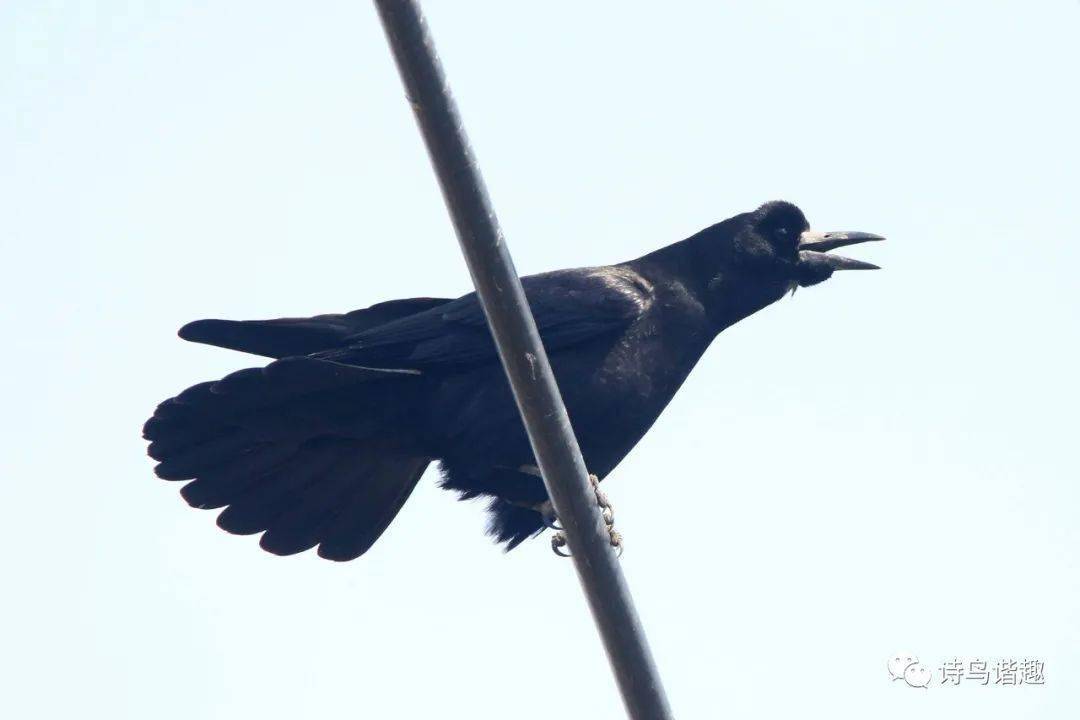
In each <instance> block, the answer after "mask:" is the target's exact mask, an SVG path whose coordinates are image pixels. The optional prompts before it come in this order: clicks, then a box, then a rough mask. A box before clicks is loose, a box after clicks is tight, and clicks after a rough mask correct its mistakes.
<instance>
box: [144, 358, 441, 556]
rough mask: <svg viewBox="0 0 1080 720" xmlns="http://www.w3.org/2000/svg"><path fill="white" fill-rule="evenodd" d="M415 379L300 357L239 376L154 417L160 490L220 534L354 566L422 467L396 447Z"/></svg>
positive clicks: (421, 460)
mask: <svg viewBox="0 0 1080 720" xmlns="http://www.w3.org/2000/svg"><path fill="white" fill-rule="evenodd" d="M417 390H418V384H417V378H414V377H410V376H407V375H405V376H403V375H401V374H400V373H398V374H394V373H388V372H383V371H379V370H371V369H364V368H353V367H348V366H341V365H336V364H335V363H326V362H323V361H319V360H312V359H308V358H288V359H286V360H281V361H278V362H276V363H272V364H270V365H269V366H267V367H266V368H252V369H249V370H241V371H240V372H237V373H233V374H232V375H230V376H228V377H226V378H224V379H223V380H220V381H217V382H209V383H201V384H199V385H195V386H193V387H191V388H188V389H187V390H185V391H184V392H182V393H181V394H180V395H178V396H176V397H174V398H170V399H169V400H166V401H165V402H163V403H161V405H159V406H158V408H157V410H156V411H155V413H154V416H153V417H152V418H150V419H149V420H148V421H147V422H146V425H145V426H144V429H143V434H144V437H145V438H146V439H147V440H149V441H150V446H149V448H148V452H149V454H150V456H151V457H153V458H154V459H155V460H158V461H159V464H158V466H157V468H156V470H155V471H156V473H157V475H158V476H159V477H161V478H163V479H166V480H188V481H190V482H188V483H187V484H186V485H185V486H184V488H183V489H182V490H181V495H183V497H184V499H185V500H187V502H188V503H189V504H190V505H192V506H194V507H199V508H221V507H225V510H224V511H222V512H221V514H220V515H219V516H218V521H217V522H218V525H219V526H220V527H222V528H223V529H225V530H227V531H229V532H231V533H237V534H253V533H258V532H263V533H264V534H263V536H262V538H261V542H260V544H261V545H262V547H263V548H265V549H266V550H268V551H270V552H272V553H276V554H279V555H290V554H293V553H298V552H301V551H304V550H307V549H309V548H312V547H314V546H316V545H318V546H319V551H318V552H319V555H321V556H322V557H325V558H328V559H331V560H351V559H353V558H355V557H358V556H360V555H362V554H363V553H364V552H366V551H367V550H368V548H370V547H371V545H372V544H373V543H374V542H375V540H376V539H378V537H379V536H380V535H381V534H382V532H383V531H384V530H385V529H386V527H387V525H389V524H390V521H391V520H393V519H394V516H395V515H397V513H398V511H399V510H400V509H401V506H402V505H403V504H404V503H405V500H406V499H407V498H408V497H409V494H410V493H411V492H412V489H413V487H415V485H416V483H417V481H418V480H419V479H420V476H421V475H422V474H423V472H424V469H425V468H426V467H427V465H428V463H429V458H428V457H426V456H425V454H424V453H423V452H422V451H420V450H419V449H418V448H417V447H410V446H409V443H408V441H407V440H403V435H402V432H401V419H402V417H403V416H404V415H407V411H408V408H407V406H408V404H409V402H410V398H411V397H412V396H414V395H415V394H416V392H417Z"/></svg>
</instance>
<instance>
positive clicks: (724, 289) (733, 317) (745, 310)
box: [627, 225, 786, 334]
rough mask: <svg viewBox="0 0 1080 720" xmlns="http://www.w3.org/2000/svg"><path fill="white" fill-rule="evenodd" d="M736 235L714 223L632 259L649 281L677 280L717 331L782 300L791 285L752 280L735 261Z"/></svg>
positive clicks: (711, 326) (666, 281) (633, 265)
mask: <svg viewBox="0 0 1080 720" xmlns="http://www.w3.org/2000/svg"><path fill="white" fill-rule="evenodd" d="M732 258H733V247H732V244H731V234H730V233H729V232H724V228H722V227H721V226H715V225H714V226H713V227H711V228H707V229H705V230H702V231H701V232H699V233H697V234H695V235H691V236H690V237H688V238H686V239H685V240H680V241H679V242H677V243H673V244H671V245H668V246H666V247H662V248H660V249H659V250H655V251H653V252H651V253H649V254H648V255H643V256H642V257H640V258H637V259H636V260H632V261H630V262H629V263H627V265H630V266H631V267H633V268H634V269H635V270H636V271H638V272H640V273H641V274H642V275H643V276H645V277H646V278H647V279H649V280H650V281H652V282H654V283H656V282H660V283H662V284H671V283H678V284H680V285H681V286H682V287H683V288H684V289H685V290H686V291H687V292H689V293H690V294H691V295H692V296H693V297H694V298H695V299H697V300H698V301H699V302H700V303H701V305H702V306H703V307H704V308H705V312H706V315H707V316H708V319H709V324H710V329H711V331H712V333H713V334H716V333H719V332H721V331H722V330H724V329H725V328H728V327H730V326H732V325H734V324H735V323H737V322H738V321H740V320H742V319H743V318H745V317H748V316H750V315H752V314H754V313H755V312H757V311H758V310H761V309H762V308H764V307H767V306H768V305H771V304H772V303H774V302H776V301H777V300H779V299H780V298H781V297H783V296H784V292H785V291H786V286H785V285H784V284H782V283H777V282H771V281H768V280H764V279H763V278H750V277H747V276H745V275H744V274H743V273H742V272H739V271H738V270H736V269H733V268H735V265H734V264H733V262H732Z"/></svg>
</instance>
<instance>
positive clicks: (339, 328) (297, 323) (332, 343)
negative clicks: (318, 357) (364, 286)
mask: <svg viewBox="0 0 1080 720" xmlns="http://www.w3.org/2000/svg"><path fill="white" fill-rule="evenodd" d="M450 301H451V300H450V298H410V299H408V300H391V301H390V302H384V303H379V304H378V305H372V306H371V307H369V308H364V309H363V310H353V311H352V312H350V313H344V314H341V315H316V316H315V317H310V318H277V319H275V320H196V321H195V322H191V323H188V324H187V325H185V326H184V327H182V328H180V337H182V338H183V339H185V340H190V341H191V342H198V343H206V344H208V345H217V346H219V347H225V348H229V349H231V350H241V351H243V352H249V353H253V354H255V355H265V356H266V357H272V358H283V357H290V356H296V355H310V354H311V353H316V352H319V351H321V350H329V349H331V348H337V347H341V346H343V345H345V344H346V341H347V339H348V338H349V337H351V336H353V335H355V334H357V333H359V332H363V331H364V330H367V329H369V328H373V327H376V326H378V325H382V324H384V323H388V322H391V321H393V320H397V319H400V318H403V317H407V316H409V315H414V314H416V313H419V312H424V311H425V310H430V309H431V308H434V307H438V306H440V305H444V304H446V303H448V302H450Z"/></svg>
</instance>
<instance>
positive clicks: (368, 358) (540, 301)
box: [316, 267, 652, 368]
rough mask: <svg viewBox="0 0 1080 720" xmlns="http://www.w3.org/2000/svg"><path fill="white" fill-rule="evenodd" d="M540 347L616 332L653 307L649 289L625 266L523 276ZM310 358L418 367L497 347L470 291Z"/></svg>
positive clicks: (462, 359)
mask: <svg viewBox="0 0 1080 720" xmlns="http://www.w3.org/2000/svg"><path fill="white" fill-rule="evenodd" d="M522 285H523V286H524V289H525V296H526V297H527V298H528V301H529V307H530V308H531V309H532V313H533V317H535V318H536V325H537V327H538V328H539V330H540V336H541V338H542V339H543V341H544V347H545V348H546V349H547V350H548V351H549V352H553V351H555V350H558V349H560V348H564V347H567V346H570V345H574V344H577V343H580V342H583V341H585V340H589V339H591V338H594V337H597V336H600V335H603V334H605V333H609V332H614V331H616V330H620V329H623V328H625V327H626V326H628V325H629V324H630V323H631V322H633V321H634V320H635V319H637V318H638V317H639V316H640V315H641V314H642V313H643V312H644V311H645V310H646V309H647V308H648V307H649V305H650V304H651V302H652V288H651V286H650V285H649V283H648V282H646V281H645V280H644V279H643V278H641V276H639V275H638V274H637V273H635V272H634V271H632V270H629V269H627V268H618V267H605V268H585V269H578V270H560V271H557V272H552V273H544V274H542V275H533V276H530V277H526V278H523V279H522ZM316 357H319V358H325V359H329V360H334V361H337V362H341V363H348V364H355V365H366V366H370V367H406V368H422V367H431V366H444V365H445V366H449V365H462V364H472V363H479V362H485V361H490V360H494V359H495V358H496V351H495V344H494V342H493V341H492V338H491V334H490V332H489V331H488V327H487V322H486V321H485V319H484V313H483V311H482V309H481V307H480V303H479V301H478V300H477V298H476V294H475V293H470V294H468V295H465V296H464V297H461V298H458V299H457V300H454V301H452V302H449V303H446V304H444V305H440V306H438V307H435V308H432V309H430V310H427V311H425V312H421V313H417V314H415V315H410V316H408V317H404V318H401V319H399V320H394V321H392V322H389V323H386V324H384V325H379V326H377V327H373V328H371V329H368V330H364V331H361V332H359V333H357V334H355V335H353V336H352V337H350V338H349V339H348V346H347V347H345V348H343V349H340V350H330V351H325V352H320V353H317V354H316Z"/></svg>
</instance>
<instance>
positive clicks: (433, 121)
mask: <svg viewBox="0 0 1080 720" xmlns="http://www.w3.org/2000/svg"><path fill="white" fill-rule="evenodd" d="M375 5H376V6H377V8H378V11H379V15H380V17H381V19H382V23H383V27H384V29H385V31H386V36H387V39H388V40H389V43H390V47H391V49H392V51H393V54H394V59H395V61H396V62H397V66H398V70H399V72H400V73H401V77H402V81H403V82H404V84H405V90H406V93H407V96H408V101H409V104H410V105H411V106H412V109H413V112H414V114H415V115H416V120H417V122H418V124H419V126H420V132H421V134H422V135H423V137H424V142H425V144H426V145H427V149H428V153H429V155H430V156H431V162H432V165H433V166H434V168H435V173H436V175H437V176H438V179H439V185H440V186H441V188H442V193H443V198H444V199H445V201H446V205H447V208H448V209H449V211H450V216H451V219H452V220H453V223H454V229H455V231H456V232H457V236H458V241H459V243H460V244H461V249H462V252H463V253H464V255H465V260H466V262H467V263H468V266H469V273H470V274H471V275H472V280H473V284H474V285H475V286H476V292H477V295H478V296H479V298H480V302H481V305H482V306H483V308H484V313H485V315H486V316H487V321H488V325H489V326H490V328H491V333H492V336H493V337H494V339H495V343H496V345H497V346H498V350H499V357H500V359H501V360H502V364H503V368H504V369H505V370H506V375H507V377H508V379H509V381H510V385H511V386H512V388H513V391H514V398H515V400H516V402H517V405H518V409H519V411H520V412H521V417H522V420H523V421H524V423H525V428H526V430H527V431H528V434H529V441H530V442H531V443H532V448H533V453H534V455H535V456H536V461H537V464H538V466H539V467H540V471H541V473H542V474H543V476H544V484H545V485H546V486H547V491H548V495H549V496H550V497H551V501H552V504H553V505H554V508H555V512H556V514H557V515H558V517H559V522H560V523H561V524H562V526H563V532H564V533H565V535H566V541H567V546H568V548H569V550H570V552H571V556H572V558H573V562H574V567H575V568H576V569H577V573H578V578H579V579H580V580H581V584H582V586H583V588H584V590H585V595H586V597H587V598H588V601H589V607H590V609H591V610H592V614H593V619H594V620H595V621H596V625H597V628H598V629H599V631H600V636H601V638H602V640H603V643H604V648H605V650H606V651H607V655H608V659H609V660H610V662H611V665H612V669H613V670H614V672H615V678H616V681H617V683H618V686H619V690H620V691H621V693H622V698H623V702H624V704H625V706H626V709H627V712H628V714H629V715H630V717H631V718H634V719H635V720H666V719H668V718H671V717H672V716H671V710H670V708H669V707H668V703H667V698H666V696H665V694H664V689H663V686H662V685H661V682H660V676H659V673H658V672H657V669H656V665H655V663H654V662H653V659H652V654H651V653H650V651H649V646H648V643H647V641H646V639H645V632H644V630H643V628H642V626H641V621H640V620H639V619H638V616H637V611H636V610H635V609H634V603H633V599H632V598H631V596H630V591H629V589H628V588H627V585H626V580H625V579H624V578H623V574H622V570H621V568H620V567H619V563H618V558H617V556H616V554H615V551H614V549H613V548H612V546H611V541H610V536H609V534H608V531H607V528H606V526H605V525H604V522H603V518H602V517H601V514H600V510H599V508H598V506H597V500H596V494H595V492H594V491H593V488H592V485H591V484H590V482H589V480H588V471H587V470H586V468H585V462H584V460H583V459H582V457H581V450H580V449H579V447H578V444H577V439H576V438H575V437H574V433H573V429H572V428H571V427H570V420H569V417H568V416H567V414H566V407H565V406H564V405H563V402H562V396H561V395H560V394H559V389H558V387H557V386H556V384H555V377H554V375H553V374H552V372H551V366H550V364H549V363H548V358H547V354H546V353H545V352H544V347H543V345H542V344H541V342H540V335H539V333H538V332H537V329H536V322H535V320H534V319H533V316H532V313H531V312H530V310H529V306H528V303H527V302H526V299H525V293H524V291H523V290H522V288H521V281H520V279H519V278H518V276H517V272H516V271H515V270H514V264H513V261H512V260H511V259H510V252H509V251H508V250H507V247H506V243H505V241H504V240H503V236H502V231H501V230H500V229H499V224H498V220H497V219H496V217H495V211H494V210H493V209H492V207H491V203H490V201H489V200H488V196H487V191H486V189H485V187H484V182H483V179H482V178H481V176H480V170H479V168H478V166H477V163H476V159H475V158H474V157H473V154H472V150H471V149H470V148H469V144H468V140H467V138H466V136H465V130H464V128H463V126H462V123H461V118H460V117H459V115H458V112H457V107H456V105H455V103H454V100H453V98H452V97H451V95H450V89H449V87H448V85H447V83H446V78H445V77H444V75H443V71H442V67H441V65H440V63H439V59H438V56H437V55H436V52H435V46H434V43H433V41H432V38H431V36H430V34H429V33H428V30H427V24H426V22H425V20H424V17H423V14H422V13H421V11H420V7H419V5H418V4H417V2H415V0H375Z"/></svg>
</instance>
